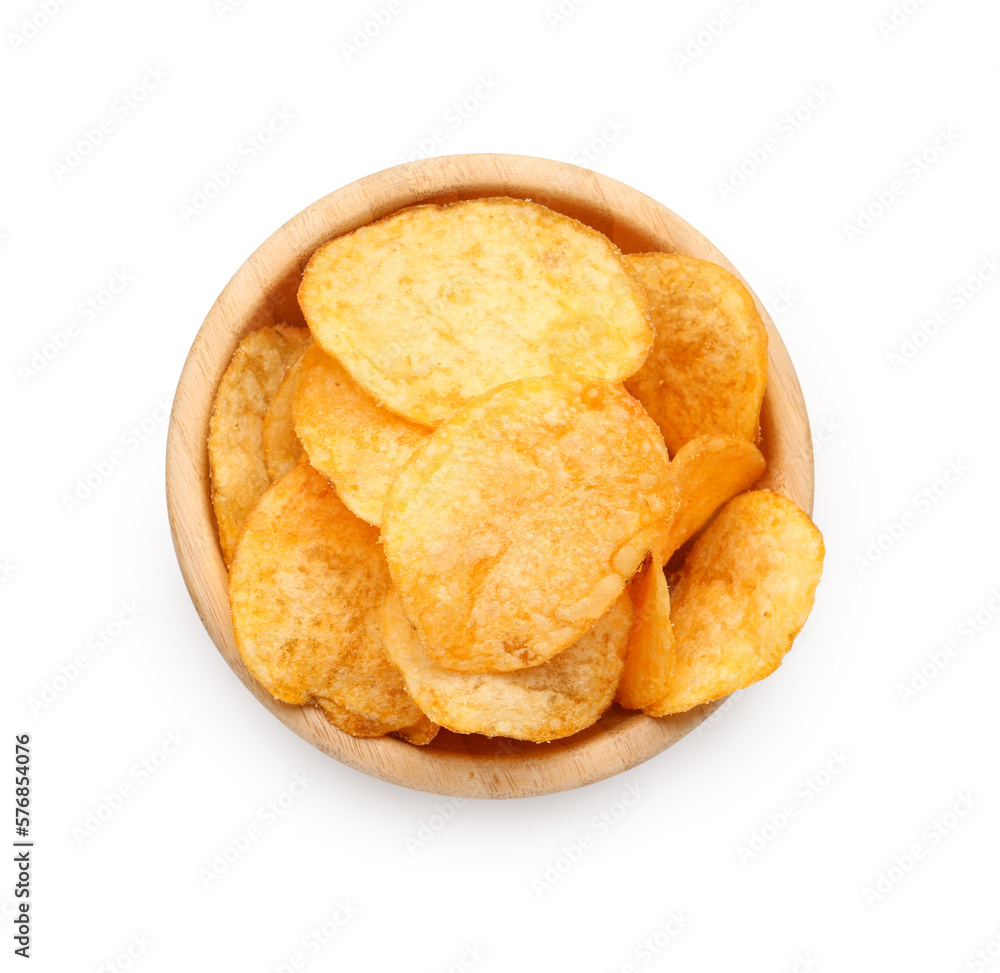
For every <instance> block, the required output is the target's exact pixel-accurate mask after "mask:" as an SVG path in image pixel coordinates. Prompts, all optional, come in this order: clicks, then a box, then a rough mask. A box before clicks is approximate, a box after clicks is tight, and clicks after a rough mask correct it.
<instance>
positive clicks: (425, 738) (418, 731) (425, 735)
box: [394, 716, 441, 747]
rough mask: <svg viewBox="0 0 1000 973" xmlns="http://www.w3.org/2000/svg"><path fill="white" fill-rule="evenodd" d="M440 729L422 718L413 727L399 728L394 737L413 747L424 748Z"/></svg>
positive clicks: (430, 721)
mask: <svg viewBox="0 0 1000 973" xmlns="http://www.w3.org/2000/svg"><path fill="white" fill-rule="evenodd" d="M440 729H441V727H440V726H438V724H437V723H435V722H434V721H433V720H432V719H430V718H429V717H427V716H424V717H422V718H421V719H420V721H419V722H417V723H414V724H413V726H402V727H400V728H399V729H398V730H396V731H395V733H394V735H395V736H398V737H399V738H400V739H401V740H405V741H406V742H407V743H412V744H413V745H414V746H415V747H426V746H427V744H428V743H430V742H431V741H432V740H433V739H434V737H436V736H437V735H438V730H440Z"/></svg>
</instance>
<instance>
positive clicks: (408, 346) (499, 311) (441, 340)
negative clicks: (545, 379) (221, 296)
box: [299, 197, 653, 427]
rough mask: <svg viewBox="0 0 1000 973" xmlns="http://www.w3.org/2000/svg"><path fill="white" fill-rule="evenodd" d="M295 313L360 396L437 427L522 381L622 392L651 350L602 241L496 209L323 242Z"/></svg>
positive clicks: (570, 223) (523, 210) (420, 218)
mask: <svg viewBox="0 0 1000 973" xmlns="http://www.w3.org/2000/svg"><path fill="white" fill-rule="evenodd" d="M299 304H300V305H301V307H302V313H303V314H304V315H305V319H306V322H307V323H308V324H309V328H310V330H311V331H312V333H313V336H314V337H315V339H316V341H317V343H318V344H319V345H321V346H322V347H323V348H324V349H325V350H326V351H327V352H328V353H329V354H331V355H333V356H335V357H336V358H337V359H339V361H340V362H341V363H342V364H343V365H344V367H345V368H346V369H347V370H348V371H349V372H350V373H351V375H352V376H353V377H354V379H355V380H356V381H357V382H358V384H359V385H360V386H361V387H362V388H364V389H365V390H366V391H368V392H369V393H370V394H371V395H372V396H374V398H375V399H376V400H377V401H378V402H379V403H380V404H382V405H384V406H386V407H387V408H389V409H391V410H392V411H393V412H396V413H398V414H399V415H401V416H405V417H406V418H408V419H412V420H413V421H414V422H420V423H423V424H424V425H427V426H432V427H433V426H437V425H438V424H439V423H440V422H442V421H443V420H445V419H447V418H448V417H449V416H451V415H453V414H454V413H455V412H456V411H457V410H458V409H460V408H461V407H462V406H463V405H464V404H465V403H466V402H467V401H468V400H469V399H471V398H473V397H474V396H477V395H479V394H481V393H483V392H486V391H487V390H489V389H492V388H494V387H496V386H497V385H501V384H504V383H506V382H510V381H513V380H515V379H519V378H525V377H530V376H538V375H548V374H552V373H571V374H582V375H592V376H594V377H597V378H603V379H607V380H610V381H621V380H622V379H623V378H625V377H626V376H628V375H631V374H633V373H634V372H635V371H636V369H638V368H639V366H640V365H641V364H642V363H643V361H645V359H646V356H647V355H648V354H649V350H650V348H651V347H652V340H653V335H652V329H651V326H650V323H649V314H648V310H647V306H646V298H645V295H644V293H643V290H642V288H641V287H640V286H639V283H638V280H637V279H636V275H635V272H634V271H633V270H632V269H631V267H630V266H629V265H628V264H627V263H626V262H625V260H624V259H623V258H622V255H621V254H620V253H619V251H618V249H617V248H616V247H615V246H614V244H612V243H611V241H610V240H608V238H607V237H605V236H604V235H603V234H601V233H598V232H597V231H596V230H594V229H592V228H591V227H589V226H585V225H584V224H583V223H579V222H577V221H576V220H572V219H570V218H569V217H567V216H563V215H561V214H560V213H556V212H554V211H553V210H550V209H547V208H546V207H544V206H540V205H539V204H537V203H532V202H528V201H526V200H522V199H507V198H503V197H500V198H494V199H478V200H466V201H463V202H457V203H450V204H448V205H444V206H433V205H427V206H414V207H411V208H409V209H404V210H401V211H400V212H398V213H396V214H394V215H393V216H390V217H388V218H386V219H384V220H380V221H379V222H377V223H372V224H370V225H368V226H363V227H361V228H360V229H358V230H355V231H354V232H353V233H349V234H347V235H346V236H342V237H338V238H337V239H335V240H332V241H330V242H329V243H327V244H326V245H325V246H323V247H321V248H320V249H319V250H317V251H316V253H315V254H313V256H312V259H311V260H310V261H309V264H308V265H307V266H306V269H305V272H304V274H303V276H302V285H301V287H300V288H299Z"/></svg>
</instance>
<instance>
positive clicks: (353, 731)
mask: <svg viewBox="0 0 1000 973" xmlns="http://www.w3.org/2000/svg"><path fill="white" fill-rule="evenodd" d="M313 702H314V703H315V704H316V705H317V706H318V707H319V709H320V712H322V714H323V715H324V716H325V717H326V718H327V719H328V720H329V721H330V722H331V723H332V724H333V725H334V726H335V727H336V728H337V729H338V730H343V731H344V732H345V733H349V734H350V735H351V736H352V737H380V736H385V735H386V734H387V733H390V732H392V730H393V729H394V727H393V725H392V724H391V723H383V722H382V721H381V720H371V719H365V717H363V716H358V714H357V713H352V712H351V711H350V710H349V709H345V708H344V707H343V706H339V705H338V704H337V703H335V702H334V701H333V700H332V699H323V698H322V697H320V698H317V699H315V700H313Z"/></svg>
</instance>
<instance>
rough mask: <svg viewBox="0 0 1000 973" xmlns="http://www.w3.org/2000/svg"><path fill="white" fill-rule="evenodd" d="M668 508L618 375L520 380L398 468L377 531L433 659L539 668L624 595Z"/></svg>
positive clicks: (654, 433) (651, 430) (643, 424)
mask: <svg viewBox="0 0 1000 973" xmlns="http://www.w3.org/2000/svg"><path fill="white" fill-rule="evenodd" d="M676 508H677V499H676V496H675V494H674V487H673V483H672V481H671V479H670V474H669V461H668V458H667V451H666V448H665V447H664V445H663V437H662V436H661V435H660V432H659V430H658V429H657V428H656V424H655V423H654V422H653V421H652V419H650V418H649V416H647V415H646V413H645V412H644V411H643V409H642V407H641V406H640V405H639V403H638V402H636V401H635V399H633V398H632V397H631V396H630V395H628V394H627V393H626V392H625V390H624V389H623V388H622V386H621V385H616V384H612V383H610V382H605V381H601V380H600V379H590V378H574V377H570V376H547V377H544V378H531V379H523V380H521V381H518V382H511V383H510V384H508V385H505V386H502V387H501V388H498V389H494V390H493V391H491V392H488V393H486V394H485V395H483V396H480V397H479V398H477V399H475V400H473V401H472V402H471V403H469V405H468V406H466V408H465V409H463V410H462V411H461V412H460V413H458V414H457V415H456V416H455V417H454V418H453V419H451V420H450V421H448V422H446V423H444V424H443V425H442V426H441V427H440V428H438V429H437V430H436V431H435V432H434V433H433V435H432V436H431V437H430V438H429V439H428V440H427V442H426V443H425V444H424V445H423V446H422V447H421V449H420V450H418V451H417V453H416V454H415V455H414V456H413V459H412V460H411V461H410V463H409V464H408V465H407V466H406V467H405V468H404V469H403V471H402V472H401V473H400V474H399V476H398V477H397V478H396V481H395V483H394V484H393V487H392V490H391V491H390V493H389V497H388V499H387V500H386V504H385V511H384V519H383V528H382V540H383V543H384V545H385V551H386V556H387V558H388V561H389V568H390V570H391V572H392V576H393V580H394V581H395V582H396V585H397V587H398V588H399V590H400V594H401V595H402V599H403V606H404V609H405V611H406V614H407V617H409V619H410V620H411V621H412V622H413V624H414V625H415V626H416V629H417V632H418V634H419V638H420V641H421V642H422V643H423V644H424V645H425V646H426V647H427V651H428V653H430V655H431V656H432V657H433V658H434V660H435V661H436V662H438V663H439V664H441V665H442V666H445V667H446V668H448V669H454V670H458V671H464V672H477V671H478V672H483V671H496V672H504V671H509V670H513V669H522V668H525V667H527V666H536V665H540V664H541V663H543V662H545V661H547V660H548V659H550V658H552V656H554V655H555V654H556V653H557V652H559V651H561V650H562V649H565V648H566V647H567V646H569V645H571V644H572V643H573V642H575V641H576V640H577V639H578V638H580V636H581V635H583V633H584V632H586V631H587V629H589V628H590V627H591V626H592V625H593V624H594V622H595V621H596V620H597V619H598V618H600V617H601V616H602V615H603V614H604V612H605V611H607V609H608V608H609V607H610V606H611V604H612V603H613V602H614V601H615V600H616V599H617V598H618V596H619V595H620V594H621V592H622V590H623V588H624V587H625V583H626V581H627V580H628V579H629V578H631V577H632V575H633V574H634V573H635V570H636V568H637V567H638V566H639V564H640V563H641V561H642V559H643V557H644V556H645V554H646V552H647V551H648V550H649V549H650V548H651V546H652V545H653V543H654V541H655V540H656V539H657V538H658V537H659V536H661V535H662V532H663V531H664V530H665V529H666V522H667V519H668V518H670V517H673V515H674V512H675V511H676Z"/></svg>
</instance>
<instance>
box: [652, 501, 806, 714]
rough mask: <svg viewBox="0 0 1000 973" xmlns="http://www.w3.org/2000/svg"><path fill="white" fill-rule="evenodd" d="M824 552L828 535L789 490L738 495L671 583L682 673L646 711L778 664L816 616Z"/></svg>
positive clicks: (668, 708) (669, 709)
mask: <svg viewBox="0 0 1000 973" xmlns="http://www.w3.org/2000/svg"><path fill="white" fill-rule="evenodd" d="M823 553H824V552H823V537H822V535H821V534H820V532H819V531H818V530H817V529H816V526H815V524H813V522H812V521H811V520H810V519H809V518H808V517H807V516H806V515H805V514H804V513H803V512H802V511H801V510H800V509H799V508H798V507H797V506H796V505H795V504H794V503H792V501H791V500H788V499H787V498H785V497H782V496H779V495H778V494H777V493H772V492H771V491H770V490H754V491H751V492H750V493H742V494H740V495H739V496H738V497H735V498H734V499H732V500H730V501H729V503H728V504H726V506H725V507H723V508H722V510H721V511H720V513H719V515H718V516H717V517H716V518H715V520H713V521H712V522H711V523H710V524H709V525H708V527H707V528H706V529H705V532H704V533H703V534H702V535H701V537H699V538H698V539H697V540H696V541H695V543H694V546H693V547H692V548H691V550H690V552H689V553H688V556H687V558H686V559H685V561H684V565H683V567H682V568H681V570H680V574H679V578H678V581H677V584H676V585H675V586H674V588H673V591H672V592H671V609H670V621H671V624H672V625H673V630H674V648H675V666H674V674H673V678H672V680H671V686H670V692H669V693H668V694H667V695H666V696H665V697H664V698H663V699H661V700H659V701H657V702H656V703H654V704H652V705H650V706H647V707H645V711H646V712H647V713H648V714H649V715H650V716H664V715H666V714H667V713H681V712H683V711H685V710H689V709H691V707H693V706H697V705H698V704H699V703H707V702H708V701H709V700H712V699H718V698H719V697H720V696H725V695H726V694H728V693H731V692H733V691H734V690H736V689H742V688H744V687H745V686H749V685H750V684H751V683H754V682H757V680H759V679H763V678H764V677H765V676H767V675H769V674H770V673H772V672H773V671H774V670H775V669H777V667H778V666H779V665H780V664H781V660H782V659H783V658H784V656H785V653H786V652H787V651H788V650H789V648H791V645H792V640H793V639H794V638H795V636H796V635H797V634H798V633H799V630H800V629H801V628H802V626H803V625H804V624H805V621H806V619H807V618H808V617H809V612H810V610H811V609H812V604H813V597H814V595H815V592H816V585H817V584H818V583H819V578H820V573H821V571H822V568H823Z"/></svg>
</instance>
